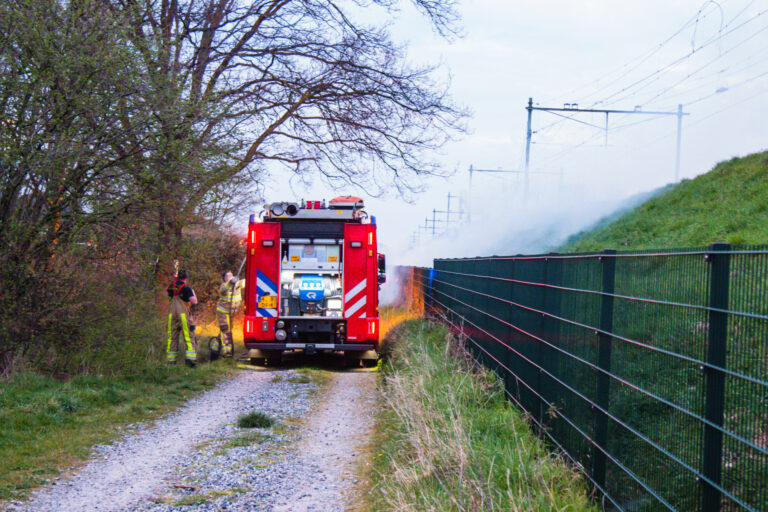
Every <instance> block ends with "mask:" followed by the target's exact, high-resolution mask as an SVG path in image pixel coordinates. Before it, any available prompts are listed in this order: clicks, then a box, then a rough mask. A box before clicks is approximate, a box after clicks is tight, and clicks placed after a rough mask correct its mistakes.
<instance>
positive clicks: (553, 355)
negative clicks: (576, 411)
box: [542, 253, 564, 422]
mask: <svg viewBox="0 0 768 512" xmlns="http://www.w3.org/2000/svg"><path fill="white" fill-rule="evenodd" d="M550 256H552V257H551V258H547V278H546V283H547V284H549V285H554V286H562V285H563V284H564V283H563V280H562V266H563V265H562V263H563V262H562V260H561V259H560V258H559V256H560V255H559V254H558V253H550ZM544 297H545V298H544V308H543V309H544V311H545V312H547V313H549V314H550V315H552V316H556V317H559V316H560V313H561V311H560V309H561V308H560V304H561V301H562V292H561V291H560V290H559V289H556V288H547V289H546V290H545V292H544ZM542 335H543V337H544V338H545V339H547V340H549V342H550V343H551V344H552V345H554V346H560V345H561V341H560V321H559V320H555V319H553V318H551V317H547V318H546V319H545V320H544V324H543V329H542ZM546 353H547V356H546V357H545V362H544V364H543V365H542V366H545V367H546V368H547V370H548V371H549V373H550V374H552V375H554V376H555V377H557V378H559V377H562V375H561V374H560V360H561V357H562V356H561V354H560V353H559V352H558V351H557V350H555V349H554V348H550V349H549V350H547V351H546ZM544 382H545V384H544V387H543V390H544V391H543V394H544V397H545V398H546V399H547V401H548V402H550V403H551V404H553V406H554V407H555V408H557V407H558V406H560V405H562V404H561V403H560V399H559V396H560V386H559V385H558V384H555V381H554V380H553V379H552V378H551V377H547V378H546V379H545V381H544ZM547 412H550V411H547ZM550 419H551V417H550V415H549V414H545V421H546V422H549V421H550Z"/></svg>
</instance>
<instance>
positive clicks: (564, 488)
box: [365, 320, 597, 511]
mask: <svg viewBox="0 0 768 512" xmlns="http://www.w3.org/2000/svg"><path fill="white" fill-rule="evenodd" d="M390 342H392V356H391V358H390V359H389V360H388V361H387V362H385V363H384V364H383V365H382V379H381V383H380V385H381V386H382V388H383V389H382V391H383V392H382V396H383V397H384V398H383V406H382V410H381V412H380V414H379V416H378V418H377V424H376V440H375V446H374V451H373V459H374V460H373V463H372V465H371V475H370V480H371V482H372V486H371V487H372V488H371V492H370V493H369V494H368V498H367V500H366V501H367V504H366V506H365V508H366V509H367V510H369V511H380V510H381V511H383V510H387V511H389V510H401V511H405V510H435V511H437V510H439V511H447V510H461V511H495V510H498V511H507V510H513V511H531V510H558V511H560V510H569V511H581V510H597V507H595V506H594V505H593V504H592V503H591V502H590V500H589V499H588V497H587V492H586V486H585V484H584V481H583V478H582V476H581V475H580V474H579V473H578V471H576V470H575V469H573V468H571V467H569V466H568V465H566V464H565V463H564V462H563V460H562V459H560V458H559V457H557V456H555V455H553V454H552V453H551V452H550V451H549V449H548V447H547V446H546V445H545V444H544V443H543V442H542V441H541V440H540V439H538V438H537V437H536V436H535V435H534V434H533V433H532V432H531V430H530V429H529V426H528V424H527V422H526V420H525V417H524V416H523V414H522V413H520V412H519V411H518V410H516V409H514V408H513V407H512V406H511V405H510V404H509V402H508V401H507V400H506V399H505V398H504V394H503V387H502V385H501V383H500V381H499V379H498V378H497V377H496V375H495V374H493V373H491V372H489V371H486V370H483V369H479V368H477V367H476V366H474V365H473V364H472V363H471V361H470V360H468V359H467V358H466V357H465V356H464V355H463V352H462V351H461V350H460V349H459V347H458V344H457V343H456V341H455V340H454V339H453V338H452V336H450V335H449V333H448V331H447V330H446V329H445V328H444V327H443V326H441V325H439V324H434V323H428V322H426V321H423V320H412V321H408V322H405V323H404V324H402V325H401V326H400V327H398V328H396V329H394V330H393V331H392V333H391V334H390Z"/></svg>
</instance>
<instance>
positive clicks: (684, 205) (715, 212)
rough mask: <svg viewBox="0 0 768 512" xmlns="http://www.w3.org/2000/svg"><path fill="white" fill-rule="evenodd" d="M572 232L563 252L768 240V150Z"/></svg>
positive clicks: (726, 164)
mask: <svg viewBox="0 0 768 512" xmlns="http://www.w3.org/2000/svg"><path fill="white" fill-rule="evenodd" d="M599 224H600V227H597V228H596V229H594V230H592V231H588V232H583V233H578V234H577V235H574V236H573V237H571V239H570V240H568V241H567V242H566V243H565V244H564V245H563V246H562V247H561V248H560V249H559V251H561V252H587V251H598V250H602V249H606V248H614V249H658V248H660V247H697V246H702V245H708V244H710V243H712V242H718V241H723V242H728V243H730V244H733V245H755V244H764V243H766V241H768V151H765V152H762V153H754V154H752V155H747V156H745V157H741V158H733V159H731V160H728V161H725V162H720V163H719V164H717V165H716V166H715V168H714V169H712V170H711V171H710V172H708V173H706V174H702V175H701V176H697V177H696V178H694V179H691V180H687V179H686V180H683V181H681V182H680V183H678V184H676V185H675V186H673V187H671V188H669V190H667V191H665V192H664V193H663V194H661V195H659V196H657V197H654V198H652V199H650V200H648V201H646V202H645V203H643V204H642V205H640V206H639V207H637V208H636V209H634V210H632V211H631V212H628V213H626V214H625V215H622V216H621V217H620V218H619V219H617V220H616V221H614V222H611V223H609V224H607V225H602V222H601V223H599Z"/></svg>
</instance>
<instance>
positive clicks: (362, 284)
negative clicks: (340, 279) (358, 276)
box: [344, 279, 367, 302]
mask: <svg viewBox="0 0 768 512" xmlns="http://www.w3.org/2000/svg"><path fill="white" fill-rule="evenodd" d="M366 281H367V279H363V280H362V281H360V282H359V283H358V284H357V286H355V287H354V288H352V289H351V290H349V291H348V292H347V294H346V295H345V296H344V302H349V301H350V300H352V299H353V298H354V297H355V295H357V294H358V293H360V292H361V291H362V290H363V289H364V288H365V282H366Z"/></svg>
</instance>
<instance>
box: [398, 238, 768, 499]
mask: <svg viewBox="0 0 768 512" xmlns="http://www.w3.org/2000/svg"><path fill="white" fill-rule="evenodd" d="M413 272H414V280H415V282H417V283H420V284H421V289H422V291H423V295H424V301H425V304H426V307H427V310H429V311H432V312H433V313H437V314H439V315H440V316H442V318H444V319H445V321H447V322H448V323H449V324H450V325H451V327H452V329H454V330H455V331H457V333H459V334H461V335H462V337H465V338H466V344H467V346H468V348H469V349H470V350H471V351H472V353H473V354H474V355H475V357H476V358H477V359H478V360H479V361H480V362H481V363H482V364H484V365H486V366H488V367H489V368H492V369H493V370H495V371H496V372H497V373H498V374H499V375H500V376H501V378H503V379H504V381H505V384H506V391H507V395H508V397H509V398H510V399H511V400H512V401H514V402H515V403H517V404H518V405H519V406H520V407H521V408H523V409H524V410H525V411H527V413H528V414H529V415H530V418H531V420H532V421H533V422H534V423H535V424H536V425H538V427H539V428H540V429H541V431H542V432H543V433H544V434H546V436H547V437H548V438H549V439H550V440H551V441H552V442H553V443H554V444H555V445H556V446H557V447H559V448H560V449H561V450H562V451H563V453H564V455H565V456H566V457H568V458H570V459H571V460H572V462H573V463H575V464H576V465H577V466H578V467H580V468H581V469H583V471H584V473H585V474H586V475H587V477H588V478H589V479H590V480H591V482H592V484H593V487H594V488H595V490H596V491H597V493H598V495H599V496H600V497H601V499H602V500H603V503H604V506H605V508H606V509H609V510H610V509H615V510H627V511H629V510H632V511H635V510H637V511H655V510H692V511H693V510H701V511H705V512H711V511H718V510H723V511H729V510H761V511H768V247H740V248H733V247H730V246H728V245H727V244H713V245H712V246H710V247H706V248H690V249H676V250H663V251H646V252H631V253H630V252H618V253H617V252H615V251H604V252H602V253H590V254H547V255H536V256H513V257H496V256H493V257H487V258H468V259H442V260H435V263H434V268H433V269H418V268H417V269H413Z"/></svg>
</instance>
